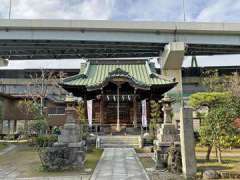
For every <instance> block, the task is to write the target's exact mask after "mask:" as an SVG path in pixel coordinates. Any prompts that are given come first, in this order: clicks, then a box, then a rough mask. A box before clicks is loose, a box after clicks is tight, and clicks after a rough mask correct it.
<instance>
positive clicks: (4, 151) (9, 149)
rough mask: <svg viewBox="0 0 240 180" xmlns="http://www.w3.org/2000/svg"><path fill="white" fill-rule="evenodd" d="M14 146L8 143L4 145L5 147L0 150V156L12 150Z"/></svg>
mask: <svg viewBox="0 0 240 180" xmlns="http://www.w3.org/2000/svg"><path fill="white" fill-rule="evenodd" d="M15 148H16V145H14V144H10V145H9V146H8V147H6V148H5V149H3V150H2V151H0V156H1V155H4V154H6V153H8V152H10V151H12V150H13V149H15Z"/></svg>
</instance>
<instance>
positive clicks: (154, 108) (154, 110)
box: [149, 100, 161, 138]
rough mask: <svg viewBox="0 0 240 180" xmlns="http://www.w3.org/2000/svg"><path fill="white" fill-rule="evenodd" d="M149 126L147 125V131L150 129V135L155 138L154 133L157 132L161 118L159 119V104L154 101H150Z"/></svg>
mask: <svg viewBox="0 0 240 180" xmlns="http://www.w3.org/2000/svg"><path fill="white" fill-rule="evenodd" d="M150 109H151V110H150V111H151V112H150V116H151V119H150V124H149V129H150V135H151V136H152V137H153V138H155V137H156V132H157V125H158V124H159V123H160V122H161V117H160V104H159V103H158V102H156V101H155V100H151V101H150Z"/></svg>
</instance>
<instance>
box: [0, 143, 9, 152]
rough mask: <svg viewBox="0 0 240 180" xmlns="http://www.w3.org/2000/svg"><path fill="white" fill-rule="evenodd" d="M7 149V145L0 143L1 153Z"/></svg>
mask: <svg viewBox="0 0 240 180" xmlns="http://www.w3.org/2000/svg"><path fill="white" fill-rule="evenodd" d="M6 147H7V144H6V143H0V151H1V150H3V149H4V148H6Z"/></svg>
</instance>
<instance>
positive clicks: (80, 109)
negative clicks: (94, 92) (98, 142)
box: [76, 101, 88, 140]
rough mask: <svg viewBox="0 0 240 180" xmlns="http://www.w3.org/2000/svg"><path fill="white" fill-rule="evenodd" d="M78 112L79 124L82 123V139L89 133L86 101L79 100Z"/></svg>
mask: <svg viewBox="0 0 240 180" xmlns="http://www.w3.org/2000/svg"><path fill="white" fill-rule="evenodd" d="M76 113H77V116H78V120H79V124H80V135H81V140H82V139H85V138H86V137H87V135H88V129H87V118H86V112H85V106H84V101H79V102H78V105H77V106H76Z"/></svg>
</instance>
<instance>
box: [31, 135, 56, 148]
mask: <svg viewBox="0 0 240 180" xmlns="http://www.w3.org/2000/svg"><path fill="white" fill-rule="evenodd" d="M57 140H58V137H57V136H56V135H40V136H37V137H34V138H33V145H35V146H37V147H49V146H52V145H53V143H55V142H57Z"/></svg>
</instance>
